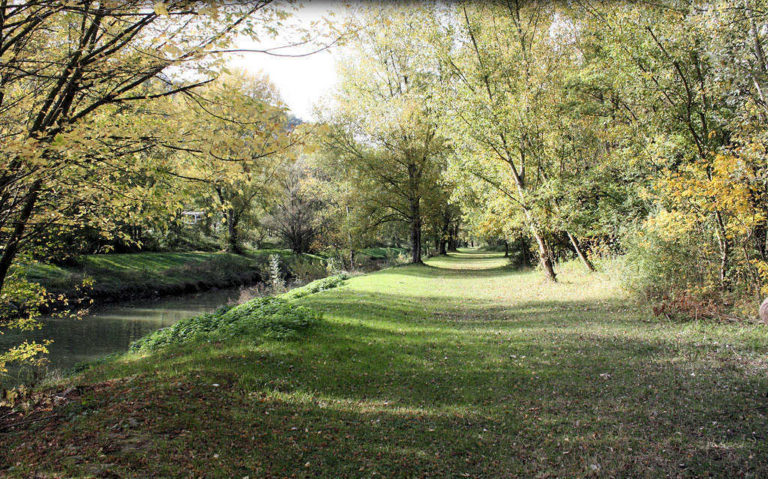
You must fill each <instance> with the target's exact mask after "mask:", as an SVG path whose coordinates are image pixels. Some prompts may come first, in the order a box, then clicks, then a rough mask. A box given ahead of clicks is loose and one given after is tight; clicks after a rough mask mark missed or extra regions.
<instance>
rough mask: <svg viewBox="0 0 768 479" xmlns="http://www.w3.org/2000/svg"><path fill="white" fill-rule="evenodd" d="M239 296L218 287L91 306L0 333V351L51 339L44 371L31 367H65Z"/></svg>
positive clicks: (20, 374)
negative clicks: (83, 312) (76, 315)
mask: <svg viewBox="0 0 768 479" xmlns="http://www.w3.org/2000/svg"><path fill="white" fill-rule="evenodd" d="M239 296H240V289H222V290H217V291H209V292H205V293H196V294H189V295H184V296H176V297H172V298H159V299H145V300H137V301H130V302H124V303H118V304H112V305H105V306H101V307H94V308H93V309H92V310H91V312H90V314H88V315H87V316H86V317H85V318H83V319H81V320H74V319H44V320H43V323H44V326H43V328H42V329H40V330H36V331H31V332H24V333H15V332H14V334H11V333H8V332H6V334H4V335H0V351H2V350H5V349H7V348H8V347H10V346H11V345H14V344H19V343H20V342H22V341H24V340H28V341H37V342H41V341H43V340H45V339H52V340H53V343H52V344H51V345H50V346H48V350H49V352H50V354H49V355H48V361H49V362H48V365H47V367H46V368H45V369H46V370H45V371H37V374H38V376H39V375H40V373H51V372H55V371H57V370H58V371H62V370H67V369H69V368H71V367H72V366H74V365H76V364H77V363H80V362H83V361H89V360H93V359H97V358H99V357H102V356H105V355H107V354H110V353H114V352H119V351H125V350H127V349H128V345H129V344H130V343H131V342H132V341H135V340H136V339H139V338H140V337H142V336H145V335H147V334H148V333H150V332H152V331H154V330H156V329H159V328H164V327H166V326H170V325H172V324H173V323H175V322H176V321H179V320H180V319H184V318H189V317H191V316H196V315H198V314H201V313H205V312H210V311H213V310H215V309H216V308H218V307H219V306H222V305H225V304H227V303H230V302H235V301H237V299H238V297H239ZM9 369H10V368H9ZM31 375H32V372H31V371H30V370H28V369H22V370H19V369H11V370H10V371H9V375H7V376H0V386H3V387H9V386H12V385H16V384H19V383H21V382H28V381H29V380H30V379H31Z"/></svg>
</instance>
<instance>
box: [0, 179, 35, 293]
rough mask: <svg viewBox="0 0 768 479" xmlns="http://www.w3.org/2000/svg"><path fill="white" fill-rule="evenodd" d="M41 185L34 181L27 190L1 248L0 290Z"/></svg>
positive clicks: (30, 215)
mask: <svg viewBox="0 0 768 479" xmlns="http://www.w3.org/2000/svg"><path fill="white" fill-rule="evenodd" d="M41 185H42V183H41V181H40V180H37V181H35V182H34V183H33V184H32V187H31V188H30V190H29V195H28V196H27V201H26V202H25V203H24V207H23V208H22V210H21V213H20V214H19V219H18V221H17V223H16V226H15V227H14V229H13V232H12V233H11V236H10V238H8V241H6V243H5V248H3V254H2V256H0V291H2V290H3V285H4V284H5V279H6V277H7V276H8V271H9V270H10V269H11V264H13V260H14V259H16V253H18V252H19V245H20V244H21V240H22V238H23V237H24V230H25V229H26V228H27V223H28V222H29V219H30V218H31V217H32V212H33V211H34V209H35V204H36V203H37V195H38V193H39V192H40V186H41Z"/></svg>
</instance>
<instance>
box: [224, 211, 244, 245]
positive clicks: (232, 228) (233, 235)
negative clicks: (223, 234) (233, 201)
mask: <svg viewBox="0 0 768 479" xmlns="http://www.w3.org/2000/svg"><path fill="white" fill-rule="evenodd" d="M237 223H238V219H237V217H236V215H235V211H234V209H232V208H230V209H229V210H227V250H228V251H230V252H232V253H235V254H242V253H243V250H242V248H241V247H240V232H239V231H238V229H237Z"/></svg>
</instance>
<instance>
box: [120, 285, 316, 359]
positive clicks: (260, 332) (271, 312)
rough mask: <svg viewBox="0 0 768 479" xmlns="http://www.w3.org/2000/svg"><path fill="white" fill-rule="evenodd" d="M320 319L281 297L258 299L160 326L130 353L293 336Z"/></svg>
mask: <svg viewBox="0 0 768 479" xmlns="http://www.w3.org/2000/svg"><path fill="white" fill-rule="evenodd" d="M319 321H320V315H319V314H318V313H315V312H314V311H312V310H310V309H308V308H305V307H303V306H297V305H295V304H291V303H289V302H288V301H287V300H286V299H284V298H276V297H270V298H257V299H254V300H251V301H248V302H247V303H244V304H241V305H239V306H235V307H228V306H227V307H222V308H219V309H218V310H217V311H215V312H213V313H208V314H202V315H200V316H196V317H193V318H187V319H182V320H181V321H179V322H177V323H176V324H174V325H173V326H170V327H167V328H163V329H159V330H157V331H155V332H154V333H151V334H149V335H147V336H145V337H143V338H141V339H139V340H138V341H135V342H134V343H133V344H131V346H130V350H131V351H133V352H141V351H153V350H156V349H159V348H161V347H164V346H168V345H171V344H182V343H188V342H195V341H215V340H225V339H231V338H262V337H267V338H274V339H292V338H295V337H298V336H299V335H300V333H302V332H303V331H305V330H307V329H309V328H310V327H312V326H313V325H315V324H317V323H318V322H319Z"/></svg>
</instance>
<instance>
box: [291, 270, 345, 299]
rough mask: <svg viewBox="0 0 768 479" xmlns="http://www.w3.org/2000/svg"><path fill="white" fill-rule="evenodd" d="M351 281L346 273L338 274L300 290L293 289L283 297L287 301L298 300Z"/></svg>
mask: <svg viewBox="0 0 768 479" xmlns="http://www.w3.org/2000/svg"><path fill="white" fill-rule="evenodd" d="M347 279H349V275H348V274H346V273H341V274H337V275H335V276H329V277H327V278H323V279H318V280H317V281H312V282H311V283H309V284H307V285H304V286H302V287H300V288H296V289H292V290H291V291H288V292H287V293H285V294H283V295H282V296H281V297H282V298H286V299H298V298H303V297H304V296H308V295H310V294H315V293H319V292H321V291H326V290H328V289H333V288H336V287H338V286H341V285H342V284H344V281H346V280H347Z"/></svg>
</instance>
